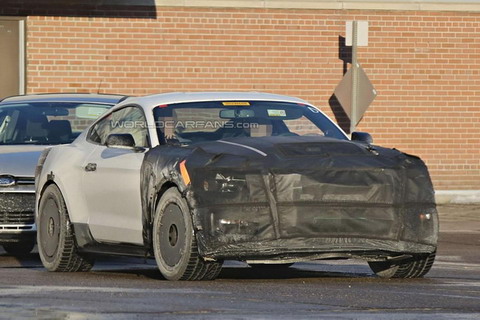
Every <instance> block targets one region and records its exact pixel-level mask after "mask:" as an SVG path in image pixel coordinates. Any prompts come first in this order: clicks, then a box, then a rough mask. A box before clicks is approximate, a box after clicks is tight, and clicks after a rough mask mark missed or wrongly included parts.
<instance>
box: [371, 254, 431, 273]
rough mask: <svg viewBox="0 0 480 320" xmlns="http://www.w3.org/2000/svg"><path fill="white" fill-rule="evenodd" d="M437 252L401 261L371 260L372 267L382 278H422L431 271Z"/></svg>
mask: <svg viewBox="0 0 480 320" xmlns="http://www.w3.org/2000/svg"><path fill="white" fill-rule="evenodd" d="M434 261H435V252H433V253H431V254H426V255H418V256H415V257H413V258H410V259H406V260H400V261H395V262H393V261H375V262H369V263H368V265H369V266H370V269H372V271H373V272H374V273H375V274H376V275H377V276H379V277H381V278H421V277H423V276H424V275H426V274H427V273H428V271H430V269H431V268H432V265H433V262H434Z"/></svg>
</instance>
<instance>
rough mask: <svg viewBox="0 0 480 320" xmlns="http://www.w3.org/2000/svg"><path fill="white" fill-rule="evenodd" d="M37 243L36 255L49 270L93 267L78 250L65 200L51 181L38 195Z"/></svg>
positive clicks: (61, 270)
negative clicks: (37, 253)
mask: <svg viewBox="0 0 480 320" xmlns="http://www.w3.org/2000/svg"><path fill="white" fill-rule="evenodd" d="M37 244H38V252H39V254H40V259H41V260H42V263H43V265H44V266H45V268H46V269H47V270H49V271H58V272H76V271H88V270H90V269H91V268H92V267H93V261H92V260H89V259H87V258H86V257H83V256H81V255H80V254H79V253H78V250H77V246H76V244H75V237H74V234H73V229H72V224H71V223H70V218H69V216H68V211H67V207H66V205H65V200H64V199H63V196H62V193H61V192H60V190H59V189H58V187H57V186H56V185H54V184H51V185H49V186H48V187H47V188H46V189H45V191H44V192H43V194H42V197H41V199H40V205H39V210H38V219H37Z"/></svg>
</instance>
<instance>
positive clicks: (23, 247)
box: [3, 240, 35, 256]
mask: <svg viewBox="0 0 480 320" xmlns="http://www.w3.org/2000/svg"><path fill="white" fill-rule="evenodd" d="M33 247H35V241H33V240H28V241H21V242H12V243H5V244H4V245H3V249H5V251H6V252H7V253H8V254H10V255H12V256H25V255H27V254H29V253H30V252H32V250H33Z"/></svg>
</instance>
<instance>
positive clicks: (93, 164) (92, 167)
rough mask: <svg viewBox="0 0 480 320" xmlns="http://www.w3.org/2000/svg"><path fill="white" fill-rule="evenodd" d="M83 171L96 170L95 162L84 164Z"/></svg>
mask: <svg viewBox="0 0 480 320" xmlns="http://www.w3.org/2000/svg"><path fill="white" fill-rule="evenodd" d="M85 171H87V172H93V171H97V164H96V163H89V164H87V165H86V166H85Z"/></svg>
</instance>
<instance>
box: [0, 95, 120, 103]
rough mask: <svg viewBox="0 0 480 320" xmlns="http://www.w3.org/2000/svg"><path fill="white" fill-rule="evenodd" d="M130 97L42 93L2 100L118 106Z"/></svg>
mask: <svg viewBox="0 0 480 320" xmlns="http://www.w3.org/2000/svg"><path fill="white" fill-rule="evenodd" d="M126 98H128V96H124V95H117V94H97V93H42V94H27V95H19V96H11V97H7V98H4V99H3V100H0V105H1V104H10V103H30V102H80V103H81V102H95V103H102V104H117V103H119V102H120V101H123V100H125V99H126Z"/></svg>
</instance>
